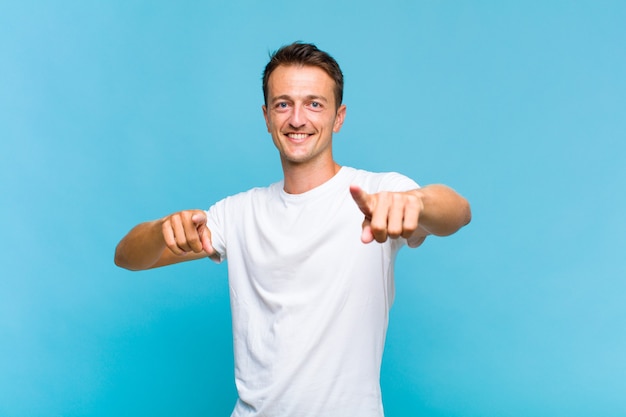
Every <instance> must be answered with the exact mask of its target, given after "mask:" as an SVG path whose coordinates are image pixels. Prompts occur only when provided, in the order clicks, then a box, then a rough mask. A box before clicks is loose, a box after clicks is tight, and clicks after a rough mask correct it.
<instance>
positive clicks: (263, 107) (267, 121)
mask: <svg viewBox="0 0 626 417" xmlns="http://www.w3.org/2000/svg"><path fill="white" fill-rule="evenodd" d="M261 109H263V118H264V119H265V127H267V131H268V133H272V132H270V121H269V118H268V117H269V115H268V114H267V106H266V105H265V104H264V105H262V106H261Z"/></svg>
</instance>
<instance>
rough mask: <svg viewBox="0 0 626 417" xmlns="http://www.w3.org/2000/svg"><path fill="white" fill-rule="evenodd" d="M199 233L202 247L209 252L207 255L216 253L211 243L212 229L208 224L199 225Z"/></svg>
mask: <svg viewBox="0 0 626 417" xmlns="http://www.w3.org/2000/svg"><path fill="white" fill-rule="evenodd" d="M198 235H199V237H200V242H202V249H203V250H204V251H205V252H206V253H207V255H209V256H211V255H213V254H214V253H215V249H213V244H212V243H211V231H210V230H209V228H208V227H207V226H206V224H203V225H201V226H200V227H198Z"/></svg>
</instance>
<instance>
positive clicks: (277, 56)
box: [263, 42, 343, 108]
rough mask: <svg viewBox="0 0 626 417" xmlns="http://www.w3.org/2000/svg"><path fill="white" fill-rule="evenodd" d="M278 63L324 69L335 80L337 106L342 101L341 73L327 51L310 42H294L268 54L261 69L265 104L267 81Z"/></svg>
mask: <svg viewBox="0 0 626 417" xmlns="http://www.w3.org/2000/svg"><path fill="white" fill-rule="evenodd" d="M280 65H286V66H289V65H296V66H312V67H318V68H321V69H322V70H324V72H326V74H328V75H329V76H330V78H332V79H333V81H334V82H335V90H334V92H335V101H336V105H337V108H339V106H340V105H341V103H342V102H343V73H342V72H341V68H339V64H338V63H337V61H335V59H334V58H333V57H332V56H330V55H329V54H328V53H326V52H324V51H321V50H319V49H318V48H317V46H315V45H314V44H312V43H303V42H294V43H292V44H291V45H285V46H283V47H281V48H279V49H278V50H277V51H275V52H274V53H272V54H270V61H269V62H268V63H267V65H266V66H265V70H264V71H263V99H264V100H265V105H267V94H268V91H267V89H268V85H267V84H268V81H269V79H270V75H271V74H272V72H273V71H274V70H275V69H276V68H278V67H279V66H280Z"/></svg>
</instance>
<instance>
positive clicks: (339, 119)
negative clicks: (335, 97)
mask: <svg viewBox="0 0 626 417" xmlns="http://www.w3.org/2000/svg"><path fill="white" fill-rule="evenodd" d="M345 118H346V105H345V104H342V105H341V106H339V109H338V110H337V115H336V116H335V124H334V125H333V132H335V133H339V131H340V130H341V126H343V121H344V120H345Z"/></svg>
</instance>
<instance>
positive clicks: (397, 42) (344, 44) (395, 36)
mask: <svg viewBox="0 0 626 417" xmlns="http://www.w3.org/2000/svg"><path fill="white" fill-rule="evenodd" d="M624 22H626V3H624V2H621V1H614V2H603V1H587V2H571V1H515V2H501V1H477V2H465V1H463V2H451V1H408V0H406V1H399V0H390V1H385V2H367V1H365V2H363V1H359V2H352V3H349V2H338V1H325V0H322V1H318V2H293V1H276V2H240V1H231V2H220V4H218V3H217V2H164V1H139V0H137V1H108V2H96V1H36V0H33V1H28V0H26V1H20V2H17V1H0V181H1V182H0V191H1V194H2V196H3V200H2V201H3V202H2V204H1V205H0V230H1V232H0V236H1V238H2V251H0V257H1V258H0V261H1V264H2V271H3V272H2V273H1V276H2V278H0V415H1V416H7V417H26V416H90V417H92V416H93V417H95V416H111V415H136V416H148V415H149V416H172V415H185V416H200V415H205V416H218V415H223V416H226V415H228V414H229V412H230V410H231V408H232V406H233V404H234V400H235V390H234V383H233V369H232V366H233V364H232V353H231V349H232V344H231V341H230V316H229V307H228V289H227V283H226V270H225V267H224V266H223V265H220V266H216V265H213V264H211V263H210V262H209V261H199V262H197V263H192V264H188V265H178V266H174V267H170V268H165V269H161V270H156V271H149V272H142V273H130V272H127V271H124V270H121V269H117V268H116V267H115V266H114V265H113V261H112V256H113V250H114V247H115V245H116V243H117V241H118V240H119V239H120V238H121V237H122V236H123V235H124V234H125V233H126V232H127V231H128V229H130V228H131V227H132V226H133V225H134V224H136V223H138V222H140V221H144V220H148V219H153V218H157V217H161V216H163V215H165V214H168V213H170V212H172V211H176V210H179V209H183V208H193V207H197V208H206V207H208V205H210V204H211V203H212V202H214V201H216V200H217V199H220V198H222V197H224V196H226V195H229V194H232V193H234V192H238V191H242V190H245V189H247V188H250V187H252V186H256V185H265V184H268V183H270V182H273V181H275V180H277V179H279V178H280V176H281V172H280V169H279V164H278V158H277V155H276V152H275V150H274V149H273V146H272V145H271V142H270V138H269V136H268V135H267V133H266V131H265V126H264V123H263V119H262V116H261V104H262V95H261V87H260V75H261V71H262V68H263V66H264V65H265V62H266V59H267V54H268V51H270V50H274V49H276V48H277V47H279V46H281V45H283V44H285V43H289V42H291V41H293V40H304V41H309V42H315V43H316V44H317V45H318V46H319V47H320V48H322V49H325V50H328V51H329V52H331V53H332V54H333V55H334V56H335V57H336V58H337V60H338V61H339V63H340V64H341V65H342V67H343V70H344V73H345V77H346V94H345V101H346V103H347V105H348V117H347V121H346V124H345V125H344V129H343V131H342V132H341V133H340V134H339V135H338V136H336V157H337V159H338V161H339V162H340V163H342V164H345V165H352V166H357V167H361V168H366V169H371V170H380V171H383V170H395V171H400V172H403V173H405V174H407V175H409V176H411V177H413V178H414V179H415V180H416V181H418V182H419V183H421V184H428V183H433V182H443V183H446V184H449V185H451V186H453V187H455V188H456V189H457V190H458V191H460V192H461V193H462V194H464V195H465V196H467V197H468V198H469V200H470V201H471V203H472V206H473V213H474V219H473V222H472V224H471V225H470V226H469V227H468V228H466V229H464V230H463V231H462V232H461V233H459V234H457V235H455V236H453V237H450V238H446V239H439V238H431V239H430V241H427V243H426V244H425V245H424V246H423V247H422V248H420V249H418V250H416V251H414V252H412V251H410V250H405V251H403V252H402V253H401V254H400V257H399V259H398V265H397V277H396V278H397V297H396V303H395V305H394V308H393V310H392V317H391V324H390V329H389V335H388V339H387V350H386V354H385V358H384V369H383V374H382V385H383V391H384V396H385V407H386V410H387V414H388V416H390V417H393V416H409V415H420V416H428V417H431V416H433V417H434V416H462V417H472V416H498V417H501V416H515V417H527V416H546V417H548V416H549V417H554V416H568V417H573V416H580V417H583V416H584V417H587V416H604V417H610V416H624V415H626V396H625V395H624V393H626V354H625V352H626V332H625V331H624V329H625V327H626V303H624V301H623V300H624V294H625V293H626V261H625V259H626V257H625V256H624V252H625V249H626V237H625V236H626V220H624V218H625V217H624V207H626V193H625V192H624V188H625V185H626V184H625V182H626V168H625V167H626V157H625V145H624V143H625V140H626V99H625V97H626V50H625V49H624V45H626V25H625V24H624Z"/></svg>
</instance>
